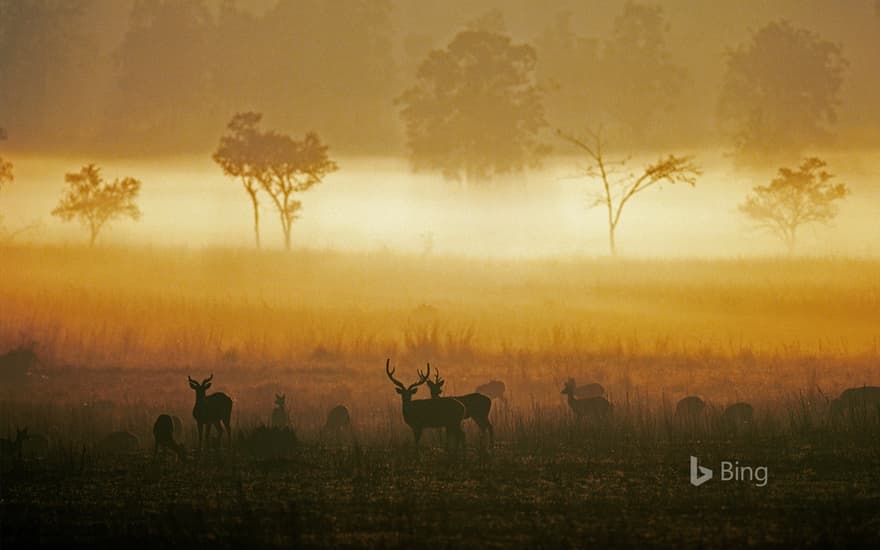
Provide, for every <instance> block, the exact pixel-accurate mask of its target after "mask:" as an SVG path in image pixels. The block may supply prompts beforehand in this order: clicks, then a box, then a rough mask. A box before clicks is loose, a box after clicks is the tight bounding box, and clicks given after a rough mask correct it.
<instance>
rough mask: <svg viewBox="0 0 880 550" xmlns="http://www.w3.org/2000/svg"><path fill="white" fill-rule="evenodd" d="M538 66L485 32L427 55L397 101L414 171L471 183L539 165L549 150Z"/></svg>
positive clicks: (519, 48) (518, 47)
mask: <svg viewBox="0 0 880 550" xmlns="http://www.w3.org/2000/svg"><path fill="white" fill-rule="evenodd" d="M535 60H536V56H535V50H534V49H533V48H532V47H531V46H529V45H527V44H513V43H512V42H511V39H510V37H508V36H505V35H502V34H498V33H495V32H489V31H486V30H467V31H463V32H460V33H459V34H458V35H457V36H456V37H455V38H454V39H453V40H452V42H450V44H449V45H448V46H447V48H446V49H444V50H434V51H432V52H431V53H430V54H428V57H427V58H426V59H425V60H424V61H423V62H422V64H421V65H420V66H419V69H418V72H417V76H416V83H415V85H414V86H412V87H411V88H409V89H407V90H406V91H405V92H404V93H403V94H402V95H401V96H400V97H398V98H397V99H396V103H397V104H398V105H400V106H401V116H402V117H403V120H404V122H405V126H406V136H407V147H408V149H409V154H410V157H411V159H412V163H413V167H414V168H415V169H416V170H421V169H428V170H439V171H441V172H442V173H443V175H444V176H445V177H446V178H447V179H451V180H458V181H461V180H462V179H464V180H465V181H466V182H472V181H477V180H488V179H490V178H491V177H492V176H494V175H496V174H502V173H509V172H521V171H523V170H524V169H525V168H526V167H529V166H537V165H539V164H540V160H541V158H542V157H543V156H545V155H546V154H547V153H548V152H549V148H548V147H547V146H546V145H543V144H542V143H540V141H539V140H538V134H539V132H540V131H541V129H542V128H543V127H544V126H545V122H544V111H543V107H542V106H541V91H540V89H539V88H538V86H537V85H536V84H535V75H534V72H535Z"/></svg>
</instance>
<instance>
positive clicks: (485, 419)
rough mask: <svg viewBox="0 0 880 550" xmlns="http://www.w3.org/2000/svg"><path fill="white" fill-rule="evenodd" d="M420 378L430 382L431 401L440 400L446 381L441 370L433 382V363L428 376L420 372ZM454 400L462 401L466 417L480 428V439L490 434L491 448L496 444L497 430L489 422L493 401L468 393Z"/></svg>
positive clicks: (481, 395)
mask: <svg viewBox="0 0 880 550" xmlns="http://www.w3.org/2000/svg"><path fill="white" fill-rule="evenodd" d="M419 376H420V377H421V376H424V378H425V379H426V380H427V382H428V389H429V390H430V391H431V399H440V398H441V397H440V395H441V394H442V393H443V385H444V384H445V383H446V381H445V380H443V379H442V378H440V370H439V369H435V370H434V380H431V379H430V377H431V363H428V372H427V374H424V375H423V374H422V373H421V371H420V372H419ZM452 399H456V400H458V401H460V402H461V403H462V404H463V405H464V408H465V413H464V417H465V418H470V419H472V420H473V421H474V422H475V423H476V424H477V426H479V427H480V437H481V438H484V437H485V436H486V434H487V433H488V434H489V446H492V445H494V444H495V429H494V428H493V427H492V423H491V422H489V411H490V410H492V400H491V399H490V398H489V397H487V396H485V395H483V394H481V393H468V394H465V395H456V396H453V397H452Z"/></svg>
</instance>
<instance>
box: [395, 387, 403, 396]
mask: <svg viewBox="0 0 880 550" xmlns="http://www.w3.org/2000/svg"><path fill="white" fill-rule="evenodd" d="M394 391H396V392H397V393H399V394H400V395H403V390H402V389H400V388H394Z"/></svg>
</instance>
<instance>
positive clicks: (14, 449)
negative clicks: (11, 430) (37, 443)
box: [0, 428, 28, 461]
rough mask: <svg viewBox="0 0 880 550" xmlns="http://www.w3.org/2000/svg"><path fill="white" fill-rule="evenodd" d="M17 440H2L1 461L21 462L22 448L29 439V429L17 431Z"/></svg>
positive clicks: (0, 442) (0, 448)
mask: <svg viewBox="0 0 880 550" xmlns="http://www.w3.org/2000/svg"><path fill="white" fill-rule="evenodd" d="M15 432H16V433H15V439H14V440H13V441H9V440H8V439H0V459H3V460H10V459H11V460H19V461H21V447H22V444H24V442H25V441H27V439H28V433H27V428H25V429H23V430H19V429H18V428H16V429H15Z"/></svg>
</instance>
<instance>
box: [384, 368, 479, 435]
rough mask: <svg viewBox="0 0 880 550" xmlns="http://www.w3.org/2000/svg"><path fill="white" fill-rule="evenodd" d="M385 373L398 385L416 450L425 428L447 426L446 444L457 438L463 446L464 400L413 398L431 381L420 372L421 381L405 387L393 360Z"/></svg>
mask: <svg viewBox="0 0 880 550" xmlns="http://www.w3.org/2000/svg"><path fill="white" fill-rule="evenodd" d="M385 374H387V375H388V379H389V380H391V382H393V383H394V385H395V386H397V387H396V388H395V391H397V393H398V394H400V399H401V403H402V405H403V420H404V422H406V424H407V425H408V426H409V427H410V428H411V429H412V432H413V437H414V438H415V443H416V449H418V445H419V440H420V439H421V438H422V431H423V430H424V429H425V428H446V444H447V446H450V445H451V443H452V441H453V440H455V441H456V442H457V444H458V445H460V447H461V448H464V431H462V429H461V422H462V420H464V418H465V406H464V404H463V403H462V402H461V401H459V400H458V399H452V398H448V397H444V398H438V399H420V400H418V401H413V399H412V396H413V395H414V394H415V393H416V392H417V391H418V389H419V386H421V385H422V384H424V383H425V382H427V381H428V379H427V377H425V376H422V375H421V374H420V376H419V381H418V382H415V383H413V384H410V385H409V386H404V385H403V384H402V383H401V382H400V381H399V380H397V379H395V378H394V369H392V368H391V359H387V360H386V361H385Z"/></svg>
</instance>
